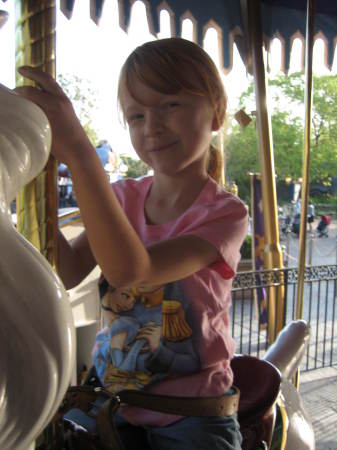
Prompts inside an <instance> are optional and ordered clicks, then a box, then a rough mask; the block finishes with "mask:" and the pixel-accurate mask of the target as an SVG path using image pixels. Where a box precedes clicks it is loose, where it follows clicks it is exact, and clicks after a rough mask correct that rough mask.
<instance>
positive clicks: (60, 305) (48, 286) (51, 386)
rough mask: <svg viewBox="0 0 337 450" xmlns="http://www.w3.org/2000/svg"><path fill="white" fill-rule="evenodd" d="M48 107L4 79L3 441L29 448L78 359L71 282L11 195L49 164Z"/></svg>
mask: <svg viewBox="0 0 337 450" xmlns="http://www.w3.org/2000/svg"><path fill="white" fill-rule="evenodd" d="M50 144H51V130H50V125H49V122H48V120H47V118H46V116H45V114H44V113H43V112H42V111H41V109H40V108H38V107H37V106H36V105H34V104H33V103H32V102H30V101H28V100H25V99H24V98H22V97H20V96H18V95H17V94H15V93H13V92H12V91H10V90H9V89H7V88H5V87H4V86H1V85H0V235H1V246H0V248H1V250H0V286H1V289H0V317H1V327H0V355H1V364H0V448H1V449H2V450H9V449H16V450H26V449H27V448H34V441H35V439H36V437H37V436H38V435H39V434H40V432H41V431H42V430H43V428H44V427H45V426H46V425H47V424H48V422H49V421H50V420H51V418H52V417H53V415H54V414H55V412H56V410H57V408H58V406H59V404H60V402H61V400H62V398H63V396H64V394H65V391H66V389H67V387H68V385H69V382H70V378H71V374H72V370H73V368H74V361H75V330H74V324H73V317H72V312H71V307H70V302H69V299H68V295H67V293H66V290H65V288H64V287H63V285H62V283H61V281H60V280H59V278H58V277H57V275H56V274H55V273H54V271H53V269H52V268H51V266H50V265H49V263H48V262H47V260H46V259H45V258H44V257H43V256H42V255H41V254H40V253H39V252H38V251H37V250H36V249H35V248H34V247H33V246H32V245H31V244H30V243H29V242H28V241H27V240H26V239H24V238H23V237H22V236H21V235H20V234H19V233H18V232H17V231H16V228H15V227H14V225H13V223H12V220H11V214H10V208H9V205H10V202H11V201H12V200H13V199H14V198H15V195H16V194H17V192H18V191H19V189H20V188H21V187H22V186H24V185H25V184H26V183H28V182H29V181H30V180H32V179H33V178H34V177H35V176H36V175H37V174H38V173H39V172H40V171H41V170H42V169H43V167H44V165H45V163H46V161H47V159H48V155H49V149H50Z"/></svg>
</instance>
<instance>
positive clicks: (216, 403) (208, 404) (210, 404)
mask: <svg viewBox="0 0 337 450" xmlns="http://www.w3.org/2000/svg"><path fill="white" fill-rule="evenodd" d="M233 390H234V393H233V394H224V395H221V396H218V397H173V396H170V395H159V394H149V393H147V392H144V391H134V390H124V391H121V392H119V393H118V395H117V397H118V399H119V402H120V403H121V404H122V405H123V404H126V405H132V406H138V407H140V408H144V409H150V410H151V411H158V412H162V413H166V414H174V415H177V416H198V417H208V416H231V415H232V414H234V413H236V412H237V410H238V407H239V398H240V392H239V390H238V388H236V387H234V386H233Z"/></svg>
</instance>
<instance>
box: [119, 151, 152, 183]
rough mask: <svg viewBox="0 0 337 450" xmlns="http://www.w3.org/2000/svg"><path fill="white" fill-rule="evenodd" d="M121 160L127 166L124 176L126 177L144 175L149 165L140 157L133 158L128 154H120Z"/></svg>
mask: <svg viewBox="0 0 337 450" xmlns="http://www.w3.org/2000/svg"><path fill="white" fill-rule="evenodd" d="M120 158H121V160H122V161H123V163H124V164H125V165H126V166H127V168H128V169H127V171H126V172H125V176H126V177H128V178H138V177H142V176H144V175H146V174H147V173H148V171H149V169H150V167H149V166H148V165H147V164H145V163H144V162H143V161H141V160H140V159H133V158H131V157H130V156H126V155H121V157H120Z"/></svg>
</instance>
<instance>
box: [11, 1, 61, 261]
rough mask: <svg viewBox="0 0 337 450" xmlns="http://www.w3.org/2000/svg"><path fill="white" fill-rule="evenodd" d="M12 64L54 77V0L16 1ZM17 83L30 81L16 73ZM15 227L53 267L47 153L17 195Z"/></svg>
mask: <svg viewBox="0 0 337 450" xmlns="http://www.w3.org/2000/svg"><path fill="white" fill-rule="evenodd" d="M15 16H16V67H19V66H21V65H31V66H34V67H39V68H41V69H43V70H44V71H45V72H48V73H50V74H52V75H53V76H55V38H56V6H55V0H42V1H38V0H25V1H23V0H16V3H15ZM16 84H17V85H23V84H27V85H29V84H32V83H30V82H29V81H27V80H24V79H23V77H21V76H20V75H19V74H17V78H16ZM16 209H17V217H18V230H19V231H20V232H21V233H22V234H23V235H24V236H25V237H26V238H27V239H28V240H29V241H30V242H31V243H32V244H33V245H35V247H36V248H37V249H38V250H40V252H41V253H42V254H43V255H44V256H45V257H46V258H47V260H48V261H49V263H50V264H51V265H52V266H53V267H54V268H56V266H57V261H56V251H57V249H56V230H57V162H56V160H55V159H54V158H53V157H52V156H51V157H50V158H49V161H48V163H47V165H46V167H45V168H44V170H43V171H42V173H41V174H40V175H39V176H38V177H37V178H36V179H35V180H33V181H32V182H30V183H29V184H28V185H27V186H25V187H24V188H23V189H22V190H21V192H20V193H19V194H18V196H17V207H16Z"/></svg>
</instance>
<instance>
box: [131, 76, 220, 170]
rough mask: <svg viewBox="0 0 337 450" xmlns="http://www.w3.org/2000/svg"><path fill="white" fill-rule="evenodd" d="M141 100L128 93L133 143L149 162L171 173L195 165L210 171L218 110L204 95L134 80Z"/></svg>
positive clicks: (153, 166) (134, 86)
mask: <svg viewBox="0 0 337 450" xmlns="http://www.w3.org/2000/svg"><path fill="white" fill-rule="evenodd" d="M132 85H133V89H134V92H137V99H135V98H134V97H133V96H131V95H130V94H129V93H128V92H125V95H124V99H123V104H124V108H125V116H126V120H127V123H128V125H129V132H130V137H131V142H132V144H133V146H134V148H135V150H136V152H137V154H138V156H139V157H140V159H142V160H143V161H144V162H145V163H147V164H148V165H149V166H150V167H152V168H153V169H154V171H159V172H161V173H165V174H167V175H177V174H178V173H183V172H184V169H186V168H188V167H191V166H195V167H196V169H197V170H198V172H200V168H202V170H204V171H206V160H207V155H208V150H209V145H210V142H211V138H212V131H213V130H215V129H216V126H215V122H216V120H215V113H214V108H212V106H211V104H210V103H209V101H208V100H207V99H206V98H205V97H203V96H201V95H193V94H190V93H188V92H185V91H179V92H178V93H176V94H169V95H168V94H164V93H162V92H158V91H156V90H154V89H152V88H150V87H148V86H147V85H145V84H143V83H142V82H140V81H139V80H137V79H135V80H133V84H132Z"/></svg>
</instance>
